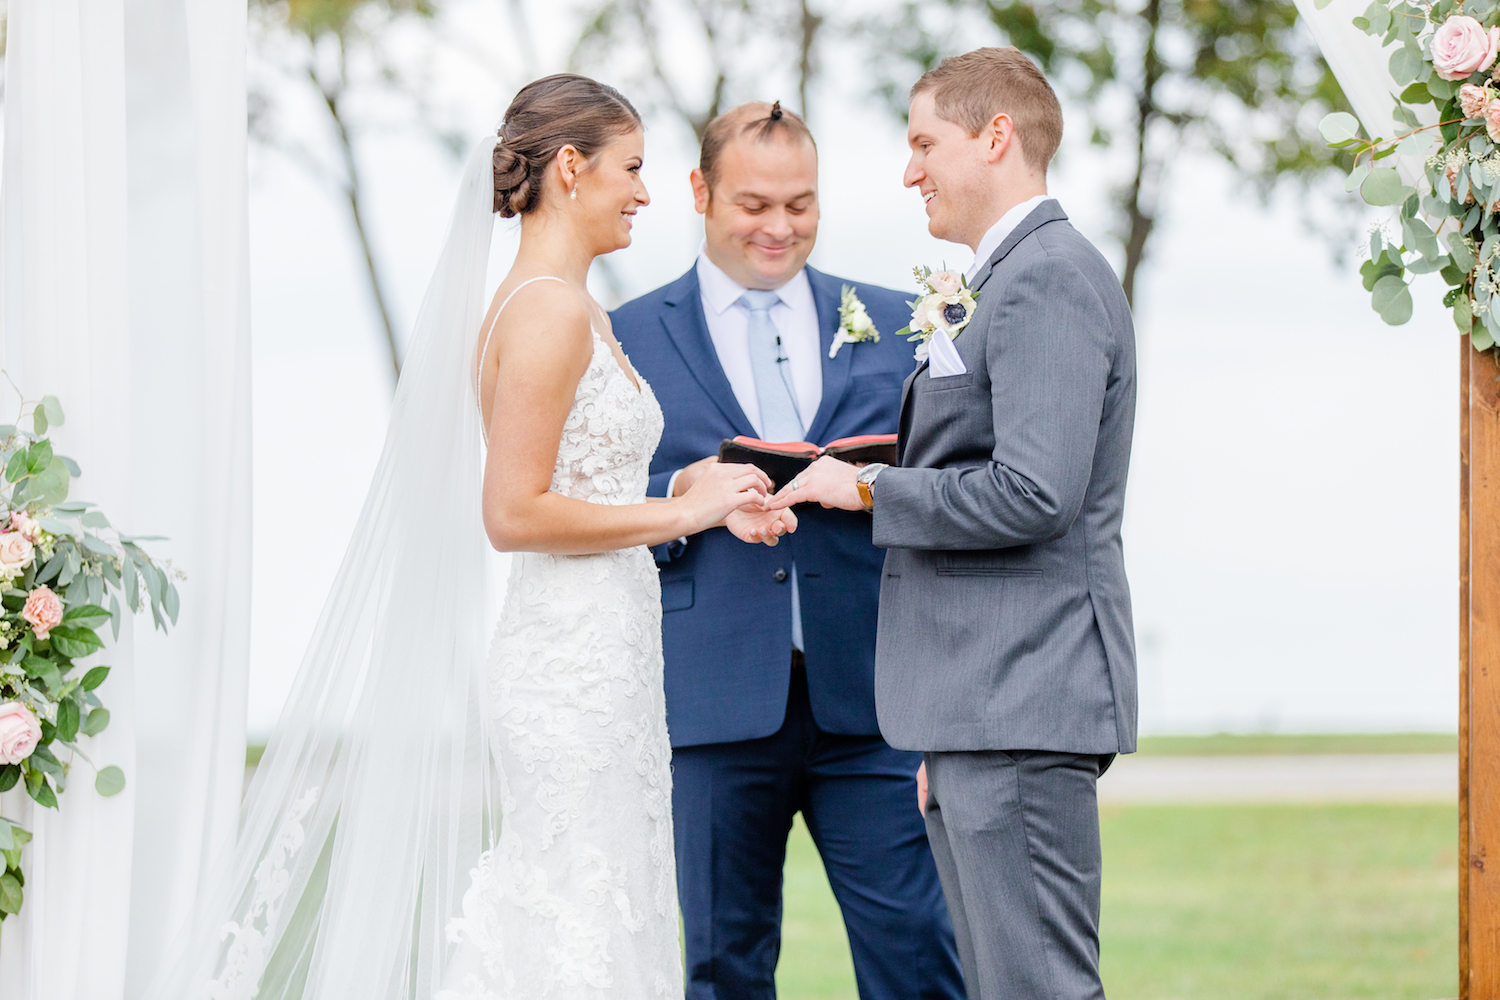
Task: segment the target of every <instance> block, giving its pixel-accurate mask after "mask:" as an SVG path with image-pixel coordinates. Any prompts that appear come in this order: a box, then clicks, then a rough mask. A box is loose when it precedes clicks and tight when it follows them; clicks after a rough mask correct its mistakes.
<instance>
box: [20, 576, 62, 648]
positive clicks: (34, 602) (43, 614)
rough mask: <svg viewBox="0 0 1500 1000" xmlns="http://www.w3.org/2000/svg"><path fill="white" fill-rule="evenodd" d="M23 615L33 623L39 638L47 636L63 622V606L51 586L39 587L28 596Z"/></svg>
mask: <svg viewBox="0 0 1500 1000" xmlns="http://www.w3.org/2000/svg"><path fill="white" fill-rule="evenodd" d="M21 617H22V618H24V619H26V620H27V621H28V622H30V623H31V629H32V631H33V632H35V633H36V637H37V638H38V639H45V638H47V633H48V632H51V631H52V630H53V629H55V628H57V626H59V625H61V624H62V620H63V606H62V601H60V600H58V597H57V595H56V594H54V593H53V592H52V588H51V587H45V586H43V587H38V588H36V589H35V590H33V591H32V592H31V594H30V595H29V596H28V597H27V598H26V606H25V607H23V608H22V609H21Z"/></svg>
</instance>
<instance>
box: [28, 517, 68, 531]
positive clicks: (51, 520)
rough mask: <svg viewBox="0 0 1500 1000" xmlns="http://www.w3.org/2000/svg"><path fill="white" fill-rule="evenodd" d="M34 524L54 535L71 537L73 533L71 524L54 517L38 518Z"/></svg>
mask: <svg viewBox="0 0 1500 1000" xmlns="http://www.w3.org/2000/svg"><path fill="white" fill-rule="evenodd" d="M36 523H37V524H39V525H41V526H42V528H43V529H45V530H47V531H50V532H52V533H53V534H54V535H71V534H72V533H73V526H72V525H71V524H69V523H68V522H67V521H59V520H58V519H57V518H55V517H39V518H37V519H36Z"/></svg>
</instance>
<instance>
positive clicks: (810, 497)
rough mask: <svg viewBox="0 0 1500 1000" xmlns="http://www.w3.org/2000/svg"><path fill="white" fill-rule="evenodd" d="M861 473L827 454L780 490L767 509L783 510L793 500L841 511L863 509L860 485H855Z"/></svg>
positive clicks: (793, 501) (792, 502)
mask: <svg viewBox="0 0 1500 1000" xmlns="http://www.w3.org/2000/svg"><path fill="white" fill-rule="evenodd" d="M858 475H859V469H858V468H856V467H855V466H853V465H850V464H849V463H848V462H840V461H839V460H838V459H836V458H829V457H828V456H827V455H824V456H823V457H822V458H820V459H818V460H817V461H816V462H814V463H813V464H812V465H809V466H808V467H807V468H806V469H803V470H802V473H801V475H799V476H797V478H796V479H793V480H792V481H791V482H789V483H787V484H786V485H785V486H784V487H782V489H781V492H780V493H777V494H776V496H775V497H773V498H772V499H771V502H770V504H769V505H768V509H769V510H784V509H786V508H787V507H790V506H791V505H792V504H794V503H811V502H813V501H817V502H818V503H820V504H822V505H823V506H824V507H833V508H835V509H838V510H864V509H865V505H864V503H863V502H862V501H861V500H860V499H859V487H857V486H855V485H854V479H855V477H856V476H858Z"/></svg>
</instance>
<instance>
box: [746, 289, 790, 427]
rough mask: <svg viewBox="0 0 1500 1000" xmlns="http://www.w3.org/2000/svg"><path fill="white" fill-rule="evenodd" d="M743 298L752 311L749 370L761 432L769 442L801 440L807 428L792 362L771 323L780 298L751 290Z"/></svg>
mask: <svg viewBox="0 0 1500 1000" xmlns="http://www.w3.org/2000/svg"><path fill="white" fill-rule="evenodd" d="M740 301H741V302H743V303H744V304H745V308H746V309H748V310H749V311H750V326H749V334H750V371H751V373H752V374H753V375H754V376H755V398H756V399H757V400H758V401H759V402H760V434H761V437H762V438H764V439H765V440H767V441H801V440H802V435H803V434H804V433H805V432H806V428H805V427H803V425H802V418H801V416H799V414H798V413H797V400H796V397H794V396H793V395H792V372H791V363H790V362H788V361H785V360H782V359H785V358H786V353H785V352H784V351H783V350H782V349H781V342H780V341H781V334H780V332H778V331H777V329H776V324H775V323H773V322H771V307H772V306H774V305H775V304H776V303H778V302H780V301H781V296H780V295H777V294H776V293H775V292H765V291H759V290H753V291H748V292H746V293H745V294H744V295H741V296H740Z"/></svg>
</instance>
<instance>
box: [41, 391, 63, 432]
mask: <svg viewBox="0 0 1500 1000" xmlns="http://www.w3.org/2000/svg"><path fill="white" fill-rule="evenodd" d="M37 405H38V406H40V407H41V408H42V409H43V410H45V411H46V413H47V422H48V423H50V424H52V425H53V426H54V427H61V426H62V425H63V408H62V404H61V403H59V402H58V401H57V397H56V396H43V397H42V401H41V402H40V403H38V404H37Z"/></svg>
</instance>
